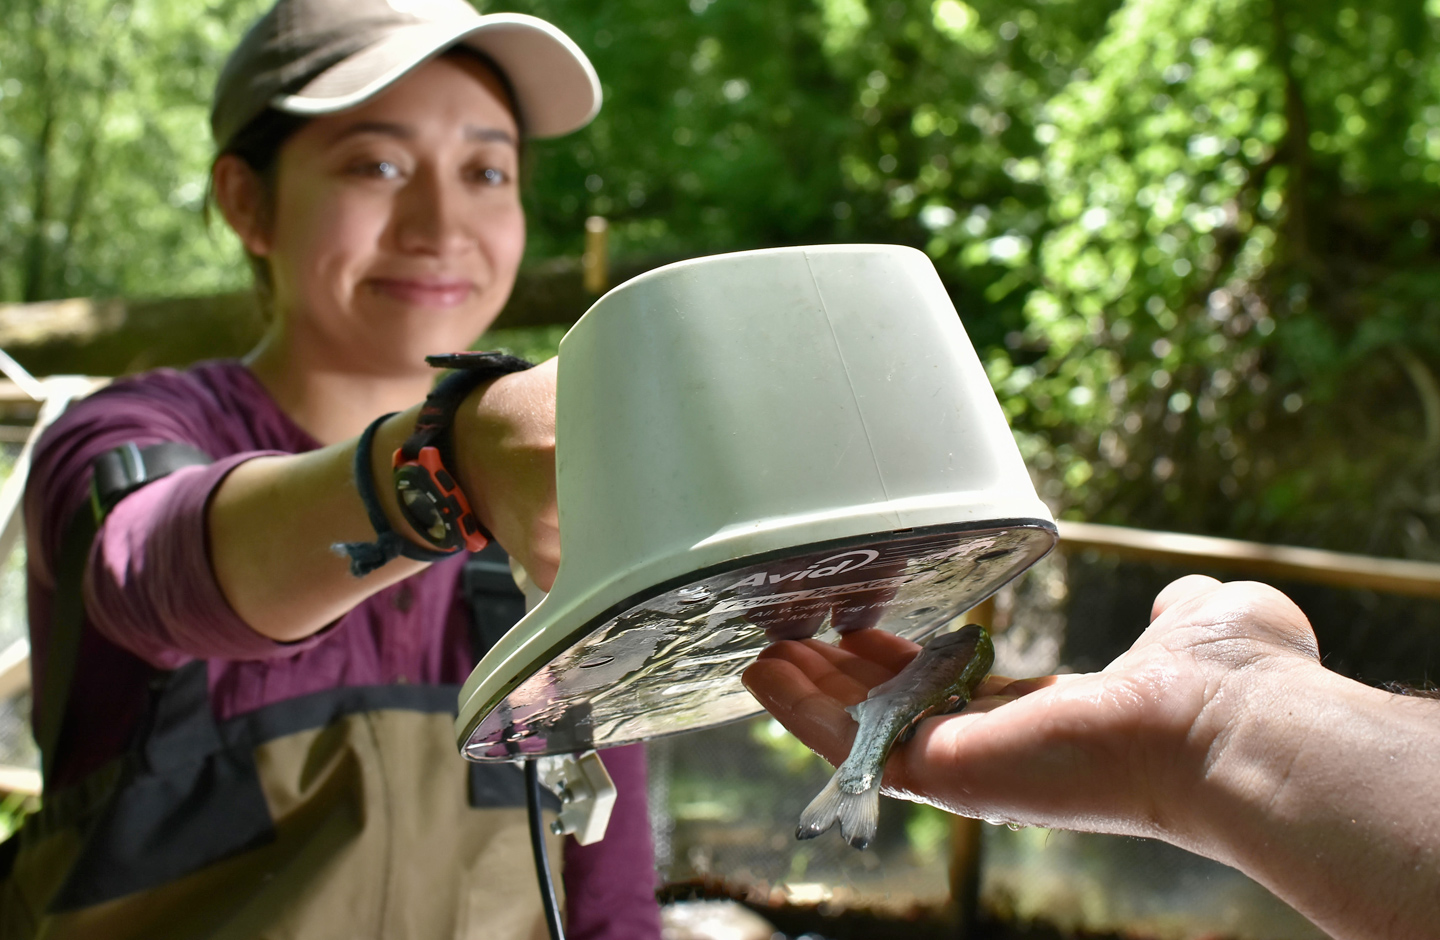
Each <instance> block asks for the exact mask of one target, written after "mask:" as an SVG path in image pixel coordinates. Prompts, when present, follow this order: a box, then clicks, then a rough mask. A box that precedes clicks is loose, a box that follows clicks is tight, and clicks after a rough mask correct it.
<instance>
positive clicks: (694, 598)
mask: <svg viewBox="0 0 1440 940" xmlns="http://www.w3.org/2000/svg"><path fill="white" fill-rule="evenodd" d="M675 598H676V600H678V601H679V602H680V603H682V604H698V603H700V602H701V601H708V600H709V599H710V589H709V588H707V587H705V586H704V585H696V586H694V587H683V588H681V589H680V590H678V591H676V592H675Z"/></svg>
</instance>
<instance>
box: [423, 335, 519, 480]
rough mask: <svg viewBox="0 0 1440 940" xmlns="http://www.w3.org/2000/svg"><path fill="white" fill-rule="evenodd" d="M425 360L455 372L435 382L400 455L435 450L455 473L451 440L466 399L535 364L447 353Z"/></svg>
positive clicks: (506, 357) (505, 357)
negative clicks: (479, 390) (502, 377)
mask: <svg viewBox="0 0 1440 940" xmlns="http://www.w3.org/2000/svg"><path fill="white" fill-rule="evenodd" d="M425 361H426V362H427V363H429V364H430V365H431V366H433V367H434V368H436V369H453V370H454V371H453V372H451V373H450V374H449V375H447V376H445V377H444V378H442V379H441V380H440V381H439V382H436V383H435V387H434V388H432V389H431V390H430V394H429V395H427V396H425V405H424V406H423V407H422V408H421V409H420V417H419V418H417V419H416V420H415V430H414V431H413V432H412V433H411V434H410V436H409V437H407V438H405V443H403V444H401V445H400V456H401V457H403V458H404V459H406V460H414V459H415V458H417V457H418V456H419V455H420V450H421V449H422V448H424V447H434V448H435V449H436V450H438V451H439V452H440V461H441V463H443V464H444V465H445V466H446V467H447V468H448V469H449V470H450V472H451V473H452V474H453V473H454V471H455V449H454V445H453V444H452V442H451V439H450V428H451V426H452V425H453V424H454V423H455V412H456V410H457V409H459V407H460V403H461V402H462V401H464V400H465V396H466V395H469V394H470V393H471V392H473V391H475V389H476V388H478V387H479V386H481V385H483V384H485V383H486V382H489V381H491V380H493V379H498V378H499V377H500V376H502V375H509V374H510V373H512V372H524V371H525V370H526V369H530V368H533V367H534V365H535V364H534V363H533V362H528V361H526V360H524V359H521V358H520V357H519V356H510V355H506V354H505V353H497V352H462V353H445V354H443V355H438V356H426V357H425Z"/></svg>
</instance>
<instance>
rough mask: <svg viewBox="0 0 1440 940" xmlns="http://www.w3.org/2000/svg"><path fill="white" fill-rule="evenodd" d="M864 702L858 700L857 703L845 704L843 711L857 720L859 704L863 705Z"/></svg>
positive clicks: (858, 717)
mask: <svg viewBox="0 0 1440 940" xmlns="http://www.w3.org/2000/svg"><path fill="white" fill-rule="evenodd" d="M864 704H865V703H864V702H859V703H857V704H855V705H846V706H845V713H846V714H847V715H849V716H850V717H851V718H854V719H855V720H856V721H859V720H860V706H861V705H864Z"/></svg>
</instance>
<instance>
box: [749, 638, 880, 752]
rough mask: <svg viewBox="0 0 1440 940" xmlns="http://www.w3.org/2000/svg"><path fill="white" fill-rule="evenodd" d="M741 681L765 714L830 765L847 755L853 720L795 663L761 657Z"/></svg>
mask: <svg viewBox="0 0 1440 940" xmlns="http://www.w3.org/2000/svg"><path fill="white" fill-rule="evenodd" d="M793 645H797V646H798V645H800V644H793ZM742 678H743V679H744V681H745V686H746V688H748V689H749V690H750V692H751V694H752V695H754V696H755V698H756V699H757V700H758V701H759V702H760V704H761V705H763V706H765V710H766V711H768V712H769V713H770V714H771V715H773V716H774V717H775V719H776V720H777V721H779V722H780V723H781V724H782V725H784V726H785V727H786V728H788V729H789V730H790V732H791V733H792V734H794V735H795V736H796V737H797V738H799V739H800V740H801V741H804V742H805V743H806V744H807V745H809V746H810V748H812V749H813V750H814V751H815V752H816V753H818V754H819V755H820V756H821V757H824V758H825V759H826V760H828V761H829V762H830V763H831V764H839V763H840V762H841V761H843V760H844V759H845V757H846V756H847V755H848V754H849V753H850V744H851V742H852V741H853V740H854V739H855V728H856V725H855V721H854V719H852V718H851V717H850V715H849V713H848V712H846V711H845V708H844V706H843V705H841V703H840V702H839V701H837V700H836V699H835V697H834V696H832V695H830V694H828V693H826V692H824V691H822V690H821V689H820V688H819V687H818V686H816V684H815V683H814V682H812V681H811V680H810V677H809V676H808V675H806V673H805V672H804V671H803V670H802V669H801V668H800V667H799V666H797V665H796V664H795V663H794V662H791V661H790V660H789V659H787V658H782V657H780V656H771V657H763V658H761V659H758V660H756V661H755V662H754V663H752V664H751V665H750V668H748V669H746V670H745V674H744V676H743V677H742ZM852 681H853V680H852Z"/></svg>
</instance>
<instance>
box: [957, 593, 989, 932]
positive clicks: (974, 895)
mask: <svg viewBox="0 0 1440 940" xmlns="http://www.w3.org/2000/svg"><path fill="white" fill-rule="evenodd" d="M961 619H962V620H963V621H964V622H965V623H978V624H979V625H980V626H982V627H984V628H985V629H987V630H988V629H990V627H991V625H992V624H993V623H994V622H995V599H994V598H993V597H992V598H989V599H987V600H985V601H982V602H981V603H980V605H979V606H978V607H974V608H972V609H971V610H970V612H969V613H967V614H966V615H965V616H964V617H962V618H961ZM981 832H982V829H981V826H980V820H978V819H969V818H967V817H965V816H952V817H950V901H951V903H952V904H954V906H955V920H956V928H957V929H956V934H955V935H956V936H957V937H959V938H961V940H966V938H969V937H973V936H975V935H976V933H975V923H976V921H977V920H979V917H980V873H981V870H982V868H981V857H980V856H981V853H980V836H981Z"/></svg>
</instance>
